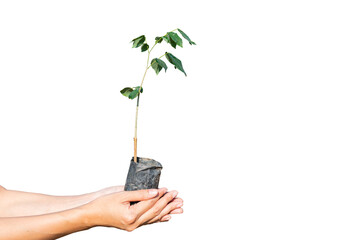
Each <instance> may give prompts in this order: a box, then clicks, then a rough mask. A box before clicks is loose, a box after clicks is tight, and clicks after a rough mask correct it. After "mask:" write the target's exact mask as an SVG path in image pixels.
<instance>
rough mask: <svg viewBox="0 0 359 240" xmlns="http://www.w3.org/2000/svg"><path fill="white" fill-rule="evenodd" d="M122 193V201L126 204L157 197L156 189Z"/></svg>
mask: <svg viewBox="0 0 359 240" xmlns="http://www.w3.org/2000/svg"><path fill="white" fill-rule="evenodd" d="M122 193H123V199H124V200H125V201H128V202H136V201H144V200H148V199H152V198H155V197H157V196H158V190H157V189H148V190H137V191H125V192H122Z"/></svg>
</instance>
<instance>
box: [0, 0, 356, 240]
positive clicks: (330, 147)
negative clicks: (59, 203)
mask: <svg viewBox="0 0 359 240" xmlns="http://www.w3.org/2000/svg"><path fill="white" fill-rule="evenodd" d="M358 11H359V8H358V5H357V4H356V1H313V0H311V1H225V0H222V1H194V0H192V1H185V0H182V1H175V2H171V1H88V0H87V1H15V0H14V1H0V184H1V185H3V186H4V187H6V188H9V189H17V190H23V191H32V192H41V193H48V194H57V195H65V194H80V193H84V192H90V191H95V190H98V189H100V188H103V187H107V186H111V185H118V184H124V181H125V178H126V174H127V169H128V165H129V161H130V158H131V156H132V154H133V153H132V151H133V150H132V148H133V143H132V138H133V131H134V130H133V128H134V117H135V101H130V100H128V99H126V98H124V97H123V96H121V94H120V90H121V89H122V88H123V87H128V86H138V85H139V83H140V81H141V77H142V75H143V72H144V69H145V64H146V57H147V56H146V54H145V53H141V52H140V50H139V49H132V48H131V44H130V43H129V42H130V41H131V40H132V39H133V38H135V37H138V36H139V35H142V34H145V35H146V36H147V38H148V42H149V44H150V45H152V44H153V43H154V38H155V37H156V36H158V35H164V34H165V33H166V32H167V31H170V30H172V29H175V28H181V29H182V30H183V31H184V32H186V33H187V34H188V35H189V36H190V37H191V38H192V40H193V41H195V42H196V43H197V45H196V46H190V45H189V44H188V43H187V42H186V41H184V47H183V49H182V48H179V49H173V48H172V47H171V46H169V45H168V44H165V43H163V44H159V45H157V46H156V48H155V50H154V51H153V55H152V56H151V58H152V57H158V56H160V55H162V54H163V53H164V52H165V51H169V52H171V53H173V54H174V55H175V56H177V57H178V58H179V59H181V60H182V62H183V66H184V69H185V70H186V72H187V74H188V77H185V76H184V74H183V73H181V72H180V71H178V70H175V69H174V68H173V66H169V69H168V70H167V73H164V72H161V73H160V74H159V75H158V76H156V74H155V73H154V71H152V70H151V71H149V73H148V75H147V78H146V80H145V82H144V94H143V95H142V97H141V103H140V104H141V106H140V112H139V130H138V131H139V133H138V139H139V140H138V141H139V142H138V148H139V156H143V157H150V158H154V159H156V160H158V161H160V162H161V163H162V164H163V166H164V169H163V173H162V178H161V186H164V187H167V188H169V189H170V190H172V189H176V190H178V191H179V193H180V194H179V195H180V197H182V198H183V199H184V201H185V205H184V210H185V213H184V214H183V215H180V216H174V217H173V218H172V220H171V221H170V222H168V223H164V224H156V225H151V226H145V227H142V228H140V229H138V230H136V231H134V232H132V233H127V232H124V231H121V230H117V229H109V228H94V229H91V230H89V231H86V232H81V233H76V234H73V235H71V236H67V237H65V238H64V239H86V240H88V239H108V240H110V239H145V238H146V239H147V238H149V239H195V238H200V239H208V238H209V237H213V238H216V239H218V238H221V239H261V240H262V239H276V240H278V239H286V240H287V239H301V240H302V239H315V240H318V239H346V240H348V239H358V238H359V231H358V229H359V228H358V226H359V204H358V202H359V194H358V185H359V175H358V171H359V167H358V160H359V158H358V157H359V152H358V146H359V137H358V136H359V127H358V125H359V124H358V123H359V114H358V105H359V95H358V90H359V84H358V80H359V78H358V77H359V71H358V64H359V47H358V46H359V44H358V43H359V34H358V27H359V26H358V25H359V24H358V23H359V15H358Z"/></svg>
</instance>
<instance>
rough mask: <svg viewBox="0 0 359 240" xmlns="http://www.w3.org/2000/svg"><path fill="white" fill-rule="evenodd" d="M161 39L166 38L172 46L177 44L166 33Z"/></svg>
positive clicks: (174, 46)
mask: <svg viewBox="0 0 359 240" xmlns="http://www.w3.org/2000/svg"><path fill="white" fill-rule="evenodd" d="M163 39H164V40H166V42H168V43H169V44H171V46H172V47H173V48H176V46H177V44H176V42H175V41H173V39H172V38H170V37H169V36H168V34H166V35H164V36H163Z"/></svg>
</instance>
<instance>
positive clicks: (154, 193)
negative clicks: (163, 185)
mask: <svg viewBox="0 0 359 240" xmlns="http://www.w3.org/2000/svg"><path fill="white" fill-rule="evenodd" d="M157 194H158V191H157V190H156V189H151V190H149V191H148V195H150V197H154V196H156V195H157Z"/></svg>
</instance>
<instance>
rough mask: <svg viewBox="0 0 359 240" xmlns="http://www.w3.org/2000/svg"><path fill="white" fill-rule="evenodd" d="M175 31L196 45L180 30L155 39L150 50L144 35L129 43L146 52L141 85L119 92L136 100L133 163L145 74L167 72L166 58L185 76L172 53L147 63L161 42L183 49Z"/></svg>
mask: <svg viewBox="0 0 359 240" xmlns="http://www.w3.org/2000/svg"><path fill="white" fill-rule="evenodd" d="M175 31H178V32H179V33H180V34H181V35H182V37H183V38H185V39H186V40H187V41H188V42H189V44H190V45H196V43H195V42H193V41H192V40H191V39H190V38H189V37H188V36H187V34H185V33H184V32H183V31H182V30H181V29H179V28H176V29H174V30H172V31H170V32H167V33H166V34H165V35H164V36H161V37H156V38H155V43H154V45H153V46H152V47H151V48H150V47H149V45H148V43H147V41H146V37H145V35H141V36H139V37H137V38H135V39H133V40H132V41H131V42H132V43H133V44H132V48H138V47H141V52H147V65H146V69H145V73H144V74H143V77H142V81H141V85H140V86H137V87H126V88H124V89H122V90H121V93H122V95H124V96H125V97H128V98H129V99H131V100H133V99H135V98H137V106H136V119H135V136H134V138H133V140H134V161H135V162H137V119H138V107H139V102H140V95H141V93H143V88H142V85H143V81H144V80H145V77H146V73H147V71H148V69H149V68H151V67H152V68H153V70H154V71H155V72H156V74H157V75H158V74H159V73H160V72H161V70H162V69H165V72H166V71H167V65H166V63H165V62H164V61H162V60H161V58H162V57H164V56H166V59H167V61H168V62H169V63H170V64H172V65H174V68H175V69H178V70H180V71H181V72H183V73H184V75H185V76H187V74H186V72H185V70H184V69H183V66H182V62H181V60H179V59H178V58H176V57H175V56H174V55H173V54H172V53H169V52H165V54H163V55H162V56H160V57H158V58H153V59H152V60H151V63H150V62H149V60H150V54H151V52H152V50H153V48H154V47H155V46H156V45H157V44H158V43H161V42H162V41H163V40H165V41H166V42H167V43H169V44H170V45H171V46H172V47H173V48H176V47H177V46H180V47H183V41H182V38H181V37H180V36H179V35H178V34H177V33H175Z"/></svg>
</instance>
